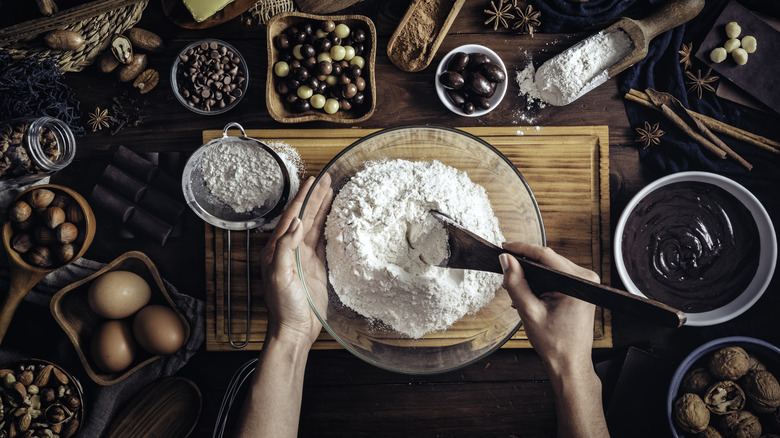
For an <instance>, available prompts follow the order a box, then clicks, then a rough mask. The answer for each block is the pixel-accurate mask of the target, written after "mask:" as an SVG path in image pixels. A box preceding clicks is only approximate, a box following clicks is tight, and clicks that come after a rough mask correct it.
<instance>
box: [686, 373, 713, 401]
mask: <svg viewBox="0 0 780 438" xmlns="http://www.w3.org/2000/svg"><path fill="white" fill-rule="evenodd" d="M711 384H712V374H710V372H709V371H708V370H707V368H704V367H698V368H691V369H690V370H688V372H687V373H685V376H684V377H683V379H682V382H680V391H681V392H692V393H694V394H699V395H703V394H704V391H706V390H707V388H709V387H710V385H711Z"/></svg>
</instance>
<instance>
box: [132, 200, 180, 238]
mask: <svg viewBox="0 0 780 438" xmlns="http://www.w3.org/2000/svg"><path fill="white" fill-rule="evenodd" d="M127 226H128V227H129V228H130V229H131V230H132V231H133V232H135V233H138V234H143V235H145V236H148V237H151V238H153V239H154V240H156V241H157V242H158V243H159V244H160V246H165V242H166V241H167V240H168V236H170V234H171V231H172V230H173V225H170V224H167V223H165V222H164V221H163V220H162V219H160V218H157V217H155V216H152V215H151V214H150V213H149V212H148V211H146V210H144V209H142V208H136V209H135V213H134V214H133V215H132V216H131V217H130V220H128V221H127Z"/></svg>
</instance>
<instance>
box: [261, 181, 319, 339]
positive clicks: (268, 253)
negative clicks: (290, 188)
mask: <svg viewBox="0 0 780 438" xmlns="http://www.w3.org/2000/svg"><path fill="white" fill-rule="evenodd" d="M313 184H314V178H313V177H311V178H309V179H308V180H306V182H305V183H304V184H303V185H302V186H301V187H300V189H299V190H298V194H297V195H296V196H295V198H294V199H293V201H292V202H291V203H290V205H289V206H288V207H287V210H286V211H285V212H284V214H283V215H282V217H281V218H280V219H279V223H278V224H277V225H276V228H275V229H274V231H273V233H272V234H271V237H270V238H269V239H268V243H267V244H266V245H265V247H264V248H263V250H262V251H261V253H260V260H261V264H262V265H261V266H262V275H263V290H264V298H265V303H266V305H267V306H268V333H269V335H270V336H274V337H281V338H284V339H287V340H290V341H292V342H294V343H301V344H303V345H305V346H306V347H307V348H310V347H311V345H312V344H313V343H314V341H315V340H316V339H317V336H318V335H319V334H320V331H321V330H322V324H320V321H319V320H318V319H317V316H316V315H315V314H314V312H313V311H312V310H311V307H310V306H309V302H308V300H307V298H306V291H305V290H304V288H303V284H302V283H301V279H300V277H299V274H298V267H297V263H296V260H295V250H296V248H298V250H299V254H300V258H301V265H302V266H304V267H305V269H306V278H307V286H308V287H309V293H310V294H312V296H313V298H314V299H315V300H317V301H322V300H325V301H327V291H326V285H327V277H326V275H327V274H326V273H325V266H324V264H323V262H322V260H323V259H324V257H318V250H319V251H320V253H322V248H318V243H319V241H320V235H321V231H322V229H323V225H324V223H325V218H326V216H327V213H328V208H329V207H330V202H331V200H332V198H333V190H332V189H331V188H330V177H329V176H328V175H327V174H326V175H324V176H323V178H322V179H321V180H320V182H319V183H318V184H317V186H316V188H315V189H314V190H313V191H312V194H311V196H310V197H309V200H308V201H307V205H306V211H305V212H304V216H303V218H301V219H299V218H298V216H299V215H300V211H301V208H302V206H303V201H304V199H305V198H306V195H307V194H308V192H309V190H310V188H311V187H312V185H313ZM310 280H311V281H310ZM318 307H319V306H318Z"/></svg>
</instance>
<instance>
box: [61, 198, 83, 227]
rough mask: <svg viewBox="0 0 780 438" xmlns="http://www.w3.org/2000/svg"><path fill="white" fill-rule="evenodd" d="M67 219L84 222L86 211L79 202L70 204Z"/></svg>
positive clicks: (72, 221) (66, 213) (66, 211)
mask: <svg viewBox="0 0 780 438" xmlns="http://www.w3.org/2000/svg"><path fill="white" fill-rule="evenodd" d="M65 220H67V221H68V222H70V223H72V224H80V223H82V222H84V211H83V210H82V209H81V206H80V205H78V203H76V202H74V203H72V204H70V205H69V206H68V208H67V209H66V210H65Z"/></svg>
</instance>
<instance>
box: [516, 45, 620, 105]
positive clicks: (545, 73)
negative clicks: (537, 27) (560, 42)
mask: <svg viewBox="0 0 780 438" xmlns="http://www.w3.org/2000/svg"><path fill="white" fill-rule="evenodd" d="M632 49H633V43H632V42H631V40H630V39H629V38H628V35H627V34H626V33H625V32H623V31H622V30H616V31H613V32H610V33H608V34H604V33H601V32H599V33H597V34H595V35H593V36H591V37H588V38H587V39H585V40H583V41H580V42H579V43H577V44H575V45H574V46H572V47H570V48H568V49H566V50H565V51H564V52H563V53H561V54H559V55H557V56H555V57H553V58H551V59H550V60H548V61H547V62H545V63H544V64H542V66H541V67H539V70H538V71H536V70H534V66H533V64H529V65H528V66H527V67H526V68H525V69H523V70H520V71H518V72H517V75H516V77H515V80H516V81H517V84H518V86H519V87H520V95H524V94H525V95H527V96H528V98H529V99H533V100H539V101H542V102H545V103H549V104H551V105H555V106H563V105H568V104H569V103H571V102H573V101H575V100H577V99H578V98H579V97H580V96H582V95H583V94H585V93H587V92H588V91H590V90H592V89H594V88H596V87H598V86H599V85H601V84H603V83H604V82H606V81H607V79H609V76H608V74H607V70H608V69H609V68H610V67H612V66H613V65H614V64H615V63H617V62H618V61H620V60H621V59H623V58H624V57H625V56H626V55H628V54H629V53H630V52H631V50H632Z"/></svg>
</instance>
